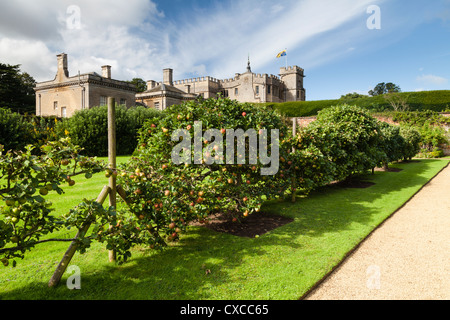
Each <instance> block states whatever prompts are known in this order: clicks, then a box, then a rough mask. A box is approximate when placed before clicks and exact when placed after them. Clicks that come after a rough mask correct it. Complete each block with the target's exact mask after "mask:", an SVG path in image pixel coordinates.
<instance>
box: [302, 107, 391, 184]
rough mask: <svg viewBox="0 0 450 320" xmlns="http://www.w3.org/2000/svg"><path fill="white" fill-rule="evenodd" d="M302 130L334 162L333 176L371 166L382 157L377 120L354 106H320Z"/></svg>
mask: <svg viewBox="0 0 450 320" xmlns="http://www.w3.org/2000/svg"><path fill="white" fill-rule="evenodd" d="M306 132H308V133H310V134H312V135H313V136H314V137H315V141H314V143H315V145H316V146H318V148H319V149H321V150H322V151H324V150H326V154H327V155H328V156H329V157H330V159H331V161H332V162H333V163H334V164H335V165H336V166H337V172H336V175H335V179H336V180H343V179H345V178H346V177H348V176H350V175H352V174H355V173H361V172H364V171H366V170H369V169H372V168H375V167H376V166H377V165H379V164H380V163H381V162H382V159H383V157H384V153H383V152H382V148H381V144H382V135H381V132H380V128H379V125H378V122H377V120H376V119H374V118H373V117H371V116H370V115H369V114H368V113H366V112H365V111H364V110H362V109H361V108H358V107H355V106H347V105H344V106H337V107H332V108H328V109H325V110H322V111H321V112H320V113H319V115H318V117H317V120H316V121H314V122H313V123H311V124H310V125H309V126H308V127H307V128H306Z"/></svg>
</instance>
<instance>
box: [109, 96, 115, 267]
mask: <svg viewBox="0 0 450 320" xmlns="http://www.w3.org/2000/svg"><path fill="white" fill-rule="evenodd" d="M108 161H109V168H110V169H111V170H113V171H115V170H116V166H117V163H116V100H115V99H114V98H111V97H109V98H108ZM116 181H117V180H116V175H115V174H112V175H111V177H110V178H109V187H110V189H111V192H110V193H109V206H110V207H114V208H116V193H117V186H116ZM108 255H109V262H115V261H116V253H115V252H114V251H113V250H110V251H109V252H108Z"/></svg>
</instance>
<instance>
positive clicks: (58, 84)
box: [35, 53, 136, 118]
mask: <svg viewBox="0 0 450 320" xmlns="http://www.w3.org/2000/svg"><path fill="white" fill-rule="evenodd" d="M57 61H58V71H57V73H56V76H55V79H54V80H51V81H46V82H40V83H38V84H37V85H36V87H35V91H36V115H38V116H56V117H62V118H64V117H71V116H72V115H73V114H74V113H75V111H77V110H84V109H90V108H93V107H95V106H100V105H105V104H106V103H107V98H108V97H113V98H115V99H116V102H117V104H121V105H125V106H126V107H132V106H135V100H136V97H135V95H136V87H135V86H134V85H132V84H129V83H126V82H123V81H118V80H114V79H111V67H110V66H103V67H102V74H101V75H99V74H97V73H96V72H91V73H85V74H79V75H76V76H72V77H70V76H69V71H68V59H67V55H66V54H64V53H62V54H60V55H58V56H57Z"/></svg>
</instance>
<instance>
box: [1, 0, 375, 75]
mask: <svg viewBox="0 0 450 320" xmlns="http://www.w3.org/2000/svg"><path fill="white" fill-rule="evenodd" d="M380 1H381V0H361V1H358V2H355V1H353V0H341V1H333V0H321V1H320V2H319V1H314V0H302V1H299V0H287V1H283V2H282V3H281V4H278V3H277V4H274V3H273V2H272V1H268V0H262V1H261V0H258V1H257V0H248V1H240V0H232V1H230V2H227V3H226V4H224V3H223V2H214V3H215V5H214V7H213V8H209V9H208V11H207V12H206V14H205V11H204V10H200V11H195V10H194V11H193V12H192V14H186V17H188V18H185V19H182V18H180V19H177V20H176V21H175V20H168V19H166V18H165V15H164V13H163V12H161V11H160V10H158V7H157V5H156V4H155V3H154V2H152V1H150V0H146V1H143V0H127V1H108V0H96V1H89V0H79V1H76V2H74V1H73V0H41V1H39V2H38V1H29V0H15V1H7V2H5V4H2V10H1V12H0V39H1V40H2V41H0V61H2V62H6V63H8V62H11V61H14V63H22V64H23V69H24V71H29V72H30V73H31V74H32V75H33V76H34V77H35V78H36V79H37V80H38V81H42V80H49V79H51V78H53V76H54V74H53V72H54V69H55V67H56V57H55V56H56V54H58V53H61V52H65V53H67V54H68V55H69V71H70V73H71V74H75V73H78V71H80V72H90V71H97V72H99V71H100V67H101V65H102V64H103V63H106V62H107V63H108V64H110V65H112V67H113V70H112V73H113V77H114V78H118V79H123V80H127V79H131V78H133V77H141V78H143V79H144V80H149V79H155V80H160V78H162V69H163V68H166V67H171V68H173V69H174V75H175V78H178V79H179V78H183V77H185V76H186V75H187V74H193V75H194V74H197V75H199V76H200V75H210V76H213V77H217V78H222V77H231V76H233V75H234V73H235V72H241V71H244V70H245V66H246V62H247V61H246V60H247V54H250V56H251V61H252V68H253V70H254V71H255V70H259V69H263V68H266V67H267V66H268V65H274V64H276V63H277V61H276V59H275V55H276V54H277V53H278V52H279V51H280V50H282V49H284V48H288V57H290V56H289V53H290V52H292V51H293V50H298V49H299V48H300V47H301V46H302V45H304V44H305V43H306V42H307V41H309V42H308V43H310V42H311V41H313V40H314V39H319V40H320V41H317V40H316V41H313V42H312V43H313V44H315V46H309V47H308V48H307V49H304V50H303V49H302V50H303V51H302V50H300V51H302V52H303V54H302V56H303V57H304V58H305V60H304V61H292V62H291V61H290V62H291V63H293V64H294V63H295V64H298V65H300V66H302V64H303V63H304V62H305V61H309V63H310V65H312V64H313V63H315V64H320V63H323V62H325V61H329V60H330V59H332V58H334V57H336V56H338V55H340V54H345V53H346V52H348V51H347V49H348V48H354V44H353V43H345V44H344V45H343V46H342V42H343V41H342V39H343V37H345V36H349V37H351V36H355V35H359V34H361V33H362V32H363V31H364V29H365V20H366V19H367V15H366V9H367V7H368V6H369V5H370V4H374V3H379V2H380ZM74 3H76V6H78V7H79V9H80V23H81V24H80V25H81V28H80V29H77V28H75V29H73V28H68V26H67V22H68V21H67V19H68V18H69V17H70V14H69V13H68V12H67V8H68V7H69V6H71V5H73V4H74ZM268 8H269V10H268ZM351 23H353V24H352V26H353V27H349V24H351ZM355 24H356V25H357V26H362V27H355ZM341 28H344V31H342V32H343V33H342V34H340V36H338V37H336V36H334V37H333V34H330V32H332V31H334V30H338V29H341ZM324 35H326V37H323V36H324ZM13 39H14V40H13ZM323 40H326V41H323ZM336 48H340V49H342V50H340V51H339V50H336ZM19 60H20V61H19ZM49 70H52V71H51V72H50V71H49ZM264 72H266V71H264Z"/></svg>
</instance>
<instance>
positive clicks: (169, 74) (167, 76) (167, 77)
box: [163, 69, 173, 86]
mask: <svg viewBox="0 0 450 320" xmlns="http://www.w3.org/2000/svg"><path fill="white" fill-rule="evenodd" d="M163 73H164V74H163V83H164V84H165V85H169V86H173V70H172V69H164V70H163Z"/></svg>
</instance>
